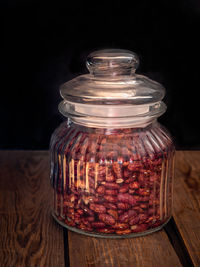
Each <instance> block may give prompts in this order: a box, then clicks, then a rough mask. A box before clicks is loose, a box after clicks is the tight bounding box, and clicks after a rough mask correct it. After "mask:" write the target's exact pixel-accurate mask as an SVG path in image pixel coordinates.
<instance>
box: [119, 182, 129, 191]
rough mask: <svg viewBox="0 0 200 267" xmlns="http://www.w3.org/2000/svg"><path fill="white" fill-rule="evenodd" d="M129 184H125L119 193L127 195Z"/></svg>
mask: <svg viewBox="0 0 200 267" xmlns="http://www.w3.org/2000/svg"><path fill="white" fill-rule="evenodd" d="M128 188H129V186H128V184H125V185H123V186H121V187H120V188H119V193H126V192H127V191H128Z"/></svg>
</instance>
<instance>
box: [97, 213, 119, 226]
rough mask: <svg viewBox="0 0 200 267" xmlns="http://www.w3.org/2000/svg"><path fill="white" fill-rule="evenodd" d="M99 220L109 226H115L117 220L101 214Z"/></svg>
mask: <svg viewBox="0 0 200 267" xmlns="http://www.w3.org/2000/svg"><path fill="white" fill-rule="evenodd" d="M99 220H100V221H102V222H104V223H105V224H108V225H113V224H115V219H114V218H113V217H112V216H111V215H108V214H105V213H104V214H99Z"/></svg>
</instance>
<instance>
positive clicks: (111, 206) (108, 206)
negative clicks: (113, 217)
mask: <svg viewBox="0 0 200 267" xmlns="http://www.w3.org/2000/svg"><path fill="white" fill-rule="evenodd" d="M104 207H106V208H108V209H112V210H116V209H117V207H116V205H115V204H113V203H107V202H106V203H104Z"/></svg>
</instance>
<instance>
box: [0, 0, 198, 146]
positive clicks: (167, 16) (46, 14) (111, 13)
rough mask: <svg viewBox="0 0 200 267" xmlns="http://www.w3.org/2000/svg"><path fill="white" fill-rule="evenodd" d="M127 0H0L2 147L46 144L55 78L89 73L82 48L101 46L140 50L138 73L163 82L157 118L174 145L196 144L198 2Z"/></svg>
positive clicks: (53, 119)
mask: <svg viewBox="0 0 200 267" xmlns="http://www.w3.org/2000/svg"><path fill="white" fill-rule="evenodd" d="M71 2H72V1H71ZM131 3H132V4H131V5H130V2H129V4H126V2H125V1H114V2H113V1H106V2H103V1H96V2H95V1H93V4H92V5H91V6H89V5H87V6H86V2H84V1H82V3H81V4H80V3H78V2H77V1H75V2H74V4H72V5H69V4H68V6H67V7H64V6H63V5H62V6H59V5H58V4H57V5H52V6H51V7H50V6H49V5H48V6H47V5H44V4H43V5H42V4H41V2H38V3H36V2H33V1H32V2H31V1H29V2H27V1H26V2H16V1H11V0H10V1H1V4H0V6H1V10H0V17H1V37H2V38H1V45H2V48H1V52H0V53H1V60H0V66H1V97H0V149H47V148H48V144H49V140H50V135H51V133H52V131H53V130H54V129H55V127H57V126H58V125H59V124H60V122H61V121H62V120H63V117H62V116H61V115H60V114H59V112H58V110H57V106H58V103H59V102H60V100H61V97H60V96H59V90H58V88H59V85H60V84H62V83H63V82H65V81H67V80H69V79H71V78H73V77H75V76H77V75H79V74H81V73H85V72H87V70H86V67H85V58H86V56H87V54H88V53H90V52H91V51H94V50H96V49H101V48H123V49H129V50H132V51H134V52H136V53H137V54H138V55H139V57H140V67H139V69H138V73H143V74H145V75H147V76H148V77H150V78H152V79H154V80H157V81H158V82H160V83H162V84H163V85H164V86H165V87H166V91H167V95H166V97H165V99H164V101H165V103H166V104H167V106H168V110H167V112H166V113H165V114H164V115H163V116H162V117H161V118H160V119H159V121H160V122H161V123H162V124H164V125H165V126H166V127H167V128H168V129H169V130H170V132H171V133H172V135H173V136H174V139H175V143H176V147H177V148H178V149H200V138H199V137H200V127H199V121H200V120H199V106H200V103H199V97H198V92H199V90H200V88H199V76H200V75H199V74H200V68H199V62H200V61H199V60H200V57H199V55H200V52H199V49H200V39H199V30H200V2H199V1H198V0H188V1H186V0H181V1H175V0H174V1H173V2H170V1H144V0H140V1H137V2H136V3H135V2H134V1H132V2H131Z"/></svg>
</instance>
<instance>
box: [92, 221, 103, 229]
mask: <svg viewBox="0 0 200 267" xmlns="http://www.w3.org/2000/svg"><path fill="white" fill-rule="evenodd" d="M105 226H106V225H105V223H103V222H92V227H94V228H104V227H105Z"/></svg>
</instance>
